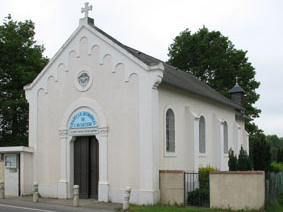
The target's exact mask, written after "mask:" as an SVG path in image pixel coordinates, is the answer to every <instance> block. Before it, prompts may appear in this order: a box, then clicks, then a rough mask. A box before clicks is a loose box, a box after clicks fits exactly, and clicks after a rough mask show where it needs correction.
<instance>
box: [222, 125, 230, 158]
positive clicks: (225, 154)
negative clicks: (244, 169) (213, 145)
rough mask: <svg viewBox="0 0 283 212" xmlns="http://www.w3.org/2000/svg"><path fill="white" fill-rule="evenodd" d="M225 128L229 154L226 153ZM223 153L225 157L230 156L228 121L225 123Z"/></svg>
mask: <svg viewBox="0 0 283 212" xmlns="http://www.w3.org/2000/svg"><path fill="white" fill-rule="evenodd" d="M225 126H226V130H227V152H225ZM223 153H224V156H227V155H228V154H229V127H228V122H227V121H223Z"/></svg>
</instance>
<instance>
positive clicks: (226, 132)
mask: <svg viewBox="0 0 283 212" xmlns="http://www.w3.org/2000/svg"><path fill="white" fill-rule="evenodd" d="M223 138H224V153H225V154H228V125H227V122H226V121H224V124H223Z"/></svg>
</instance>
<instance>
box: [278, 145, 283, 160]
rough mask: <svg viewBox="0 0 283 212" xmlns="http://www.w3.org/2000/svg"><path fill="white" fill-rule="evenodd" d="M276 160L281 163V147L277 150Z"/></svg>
mask: <svg viewBox="0 0 283 212" xmlns="http://www.w3.org/2000/svg"><path fill="white" fill-rule="evenodd" d="M277 162H279V163H283V148H280V149H278V150H277Z"/></svg>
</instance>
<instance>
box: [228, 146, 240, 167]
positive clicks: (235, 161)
mask: <svg viewBox="0 0 283 212" xmlns="http://www.w3.org/2000/svg"><path fill="white" fill-rule="evenodd" d="M228 166H229V171H237V170H238V159H237V156H236V155H235V154H234V151H233V150H232V149H231V148H230V150H229V161H228Z"/></svg>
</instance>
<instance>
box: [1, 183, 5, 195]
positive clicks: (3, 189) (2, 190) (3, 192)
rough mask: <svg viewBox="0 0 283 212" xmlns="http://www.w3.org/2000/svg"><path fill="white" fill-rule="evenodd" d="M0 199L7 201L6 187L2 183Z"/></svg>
mask: <svg viewBox="0 0 283 212" xmlns="http://www.w3.org/2000/svg"><path fill="white" fill-rule="evenodd" d="M0 199H5V185H4V182H3V181H1V182H0Z"/></svg>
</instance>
